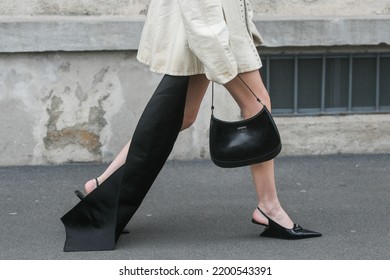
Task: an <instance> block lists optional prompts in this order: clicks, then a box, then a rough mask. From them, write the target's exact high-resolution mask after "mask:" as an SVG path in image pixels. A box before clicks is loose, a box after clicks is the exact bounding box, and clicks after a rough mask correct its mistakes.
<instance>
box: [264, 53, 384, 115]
mask: <svg viewBox="0 0 390 280" xmlns="http://www.w3.org/2000/svg"><path fill="white" fill-rule="evenodd" d="M261 73H262V77H263V80H264V82H265V84H266V86H267V89H268V91H269V93H270V96H271V101H272V111H273V113H274V114H278V115H283V114H287V115H307V114H310V115H320V114H348V113H373V112H385V113H390V54H389V53H378V54H340V55H334V54H332V55H329V54H324V55H266V56H264V57H263V68H262V69H261Z"/></svg>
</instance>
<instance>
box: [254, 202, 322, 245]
mask: <svg viewBox="0 0 390 280" xmlns="http://www.w3.org/2000/svg"><path fill="white" fill-rule="evenodd" d="M258 209H259V211H260V212H261V213H262V214H263V215H264V216H265V217H266V218H267V219H268V223H269V225H268V228H266V229H265V230H264V231H263V232H262V233H261V234H260V236H264V237H274V238H282V239H304V238H313V237H320V236H322V234H321V233H319V232H315V231H311V230H307V229H304V228H303V227H301V226H300V225H298V224H294V227H293V228H291V229H290V228H285V227H283V226H281V225H279V224H278V223H276V222H275V221H273V220H272V219H270V218H269V217H268V216H267V215H266V214H265V213H264V212H263V211H262V210H261V209H260V208H258Z"/></svg>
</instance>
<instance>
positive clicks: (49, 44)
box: [0, 0, 390, 165]
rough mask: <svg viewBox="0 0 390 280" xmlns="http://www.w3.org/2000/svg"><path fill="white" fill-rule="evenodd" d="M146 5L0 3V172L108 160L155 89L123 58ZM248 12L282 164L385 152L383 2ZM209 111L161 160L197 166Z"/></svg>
mask: <svg viewBox="0 0 390 280" xmlns="http://www.w3.org/2000/svg"><path fill="white" fill-rule="evenodd" d="M148 3H149V1H148V0H139V1H136V0H117V1H103V0H98V1H97V0H95V1H92V0H81V1H80V0H79V1H74V0H69V1H62V0H50V1H49V0H30V1H27V0H2V2H1V4H0V119H1V125H0V151H1V155H2V156H1V157H0V165H25V164H50V163H66V162H84V161H110V160H112V159H113V157H114V156H115V154H116V153H117V152H118V151H119V150H120V149H121V147H122V146H123V144H124V143H125V142H127V141H128V139H129V138H130V137H131V135H132V132H133V130H134V128H135V125H136V123H137V121H138V118H139V116H140V114H141V113H142V110H143V108H144V106H145V105H146V102H147V101H148V99H149V98H150V96H151V94H152V93H153V91H154V89H155V87H156V85H157V84H158V82H159V80H160V79H161V75H157V74H153V73H150V72H149V70H148V68H147V67H145V66H144V65H142V64H140V63H138V62H137V60H136V58H135V56H136V52H137V48H138V42H139V38H140V34H141V31H142V26H143V22H144V19H145V14H146V13H147V7H148ZM251 3H252V6H253V8H254V11H255V24H256V26H257V27H258V29H259V31H260V33H261V34H262V36H263V38H264V40H265V42H264V46H262V47H261V48H259V53H260V55H261V58H262V60H263V64H264V66H263V69H262V74H263V79H264V82H265V84H266V85H267V88H268V89H269V92H270V95H271V99H272V103H273V112H274V114H275V119H276V122H277V124H278V125H279V129H280V132H281V135H282V141H283V145H284V148H283V154H284V155H313V154H334V153H389V152H390V114H389V113H390V0H379V1H373V0H366V1H362V0H337V1H336V0H279V1H270V0H252V1H251ZM217 90H218V93H219V95H218V96H217V98H219V100H220V101H218V102H224V103H226V106H225V107H224V109H223V110H221V111H220V112H216V113H218V114H219V116H220V117H221V118H226V119H237V118H239V117H240V112H239V110H238V108H237V106H236V105H235V104H234V102H233V101H232V100H231V98H230V97H229V95H228V94H227V93H226V92H225V91H224V89H223V87H222V86H219V87H218V88H217ZM210 103H211V97H210V95H206V97H205V100H204V102H203V103H202V107H201V110H200V113H199V117H198V120H197V122H196V123H195V124H194V125H193V127H191V128H190V129H188V130H186V131H184V132H182V133H181V135H180V136H179V139H178V141H177V144H176V146H175V148H174V151H173V153H172V155H171V159H199V158H208V157H209V153H208V126H209V118H210ZM189 147H191V148H190V149H189Z"/></svg>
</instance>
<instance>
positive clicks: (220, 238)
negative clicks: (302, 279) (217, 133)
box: [0, 155, 390, 260]
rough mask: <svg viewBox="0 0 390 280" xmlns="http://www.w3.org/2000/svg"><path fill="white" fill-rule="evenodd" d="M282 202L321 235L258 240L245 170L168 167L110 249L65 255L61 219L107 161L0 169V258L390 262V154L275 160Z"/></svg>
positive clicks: (185, 164) (202, 164) (190, 164)
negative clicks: (307, 237)
mask: <svg viewBox="0 0 390 280" xmlns="http://www.w3.org/2000/svg"><path fill="white" fill-rule="evenodd" d="M275 164H276V180H277V185H278V192H279V198H280V200H281V202H282V205H283V206H284V208H285V209H286V211H287V212H288V213H289V214H290V216H291V217H292V218H293V220H294V221H295V222H297V223H299V224H301V225H302V226H304V227H306V228H309V229H313V230H317V231H320V232H322V233H323V237H321V238H315V239H307V240H299V241H288V240H279V239H270V238H264V237H259V233H260V232H261V231H262V229H263V228H262V227H261V226H256V225H254V224H252V223H251V222H250V219H251V214H252V211H253V210H254V208H255V206H256V203H257V201H256V197H255V192H254V189H253V186H252V181H251V177H250V171H249V168H237V169H221V168H219V167H216V166H214V165H213V164H212V163H211V162H210V161H169V162H168V163H167V164H166V166H165V167H164V169H163V171H162V172H161V173H160V175H159V177H158V178H157V180H156V182H155V183H154V185H153V186H152V188H151V190H150V192H149V194H148V195H147V197H146V199H145V200H144V203H143V204H142V205H141V207H140V209H139V210H138V212H137V213H136V214H135V216H134V217H133V219H132V220H131V221H130V223H129V224H128V226H127V228H128V229H129V231H130V234H127V235H123V236H121V238H120V239H119V242H118V243H117V246H116V249H115V250H113V251H106V252H76V253H65V252H63V245H64V240H65V230H64V227H63V225H62V223H61V221H60V217H61V216H62V215H63V214H64V213H65V212H67V211H68V210H69V209H70V208H71V207H72V206H73V205H75V204H76V203H77V202H78V198H77V197H76V196H75V195H74V194H73V191H74V189H81V188H82V185H83V183H84V181H86V180H87V179H89V178H92V177H94V176H96V175H97V174H98V173H99V172H101V171H102V170H103V169H104V168H105V167H106V165H104V164H78V163H77V164H68V165H60V166H25V167H1V168H0V205H1V212H0V226H1V228H0V259H2V260H8V259H11V260H31V259H38V260H42V259H44V260H46V259H75V260H81V259H104V260H108V259H112V260H115V259H138V260H146V259H147V260H153V259H166V260H172V259H179V260H181V259H202V260H215V259H239V260H246V259H252V260H257V259H259V260H260V259H263V260H270V259H271V260H295V259H296V260H306V259H315V260H346V259H349V260H359V259H364V260H378V259H382V260H383V259H385V260H388V259H390V258H389V257H390V253H389V252H390V230H389V229H390V226H389V225H390V211H389V210H390V155H333V156H312V157H279V158H278V159H277V160H276V163H275Z"/></svg>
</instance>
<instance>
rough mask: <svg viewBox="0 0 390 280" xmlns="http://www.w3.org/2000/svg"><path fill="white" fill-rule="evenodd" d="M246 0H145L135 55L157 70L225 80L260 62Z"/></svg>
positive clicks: (252, 67) (250, 12)
mask: <svg viewBox="0 0 390 280" xmlns="http://www.w3.org/2000/svg"><path fill="white" fill-rule="evenodd" d="M252 17H253V11H252V8H251V6H250V4H249V2H248V0H151V2H150V6H149V10H148V15H147V19H146V21H145V25H144V29H143V32H142V36H141V41H140V45H139V50H138V54H137V59H138V60H139V61H140V62H143V63H145V64H147V65H149V66H150V70H151V71H153V72H157V73H164V74H170V75H175V76H189V75H195V74H203V73H205V74H206V76H207V78H208V79H209V80H212V81H215V82H217V83H220V84H225V83H227V82H229V81H230V80H232V79H233V78H234V77H235V76H237V74H238V73H243V72H248V71H253V70H256V69H259V68H260V67H261V60H260V58H259V55H258V52H257V49H256V46H258V45H260V44H261V43H262V39H261V37H260V34H259V33H258V31H257V30H256V27H255V25H254V24H253V22H252Z"/></svg>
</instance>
